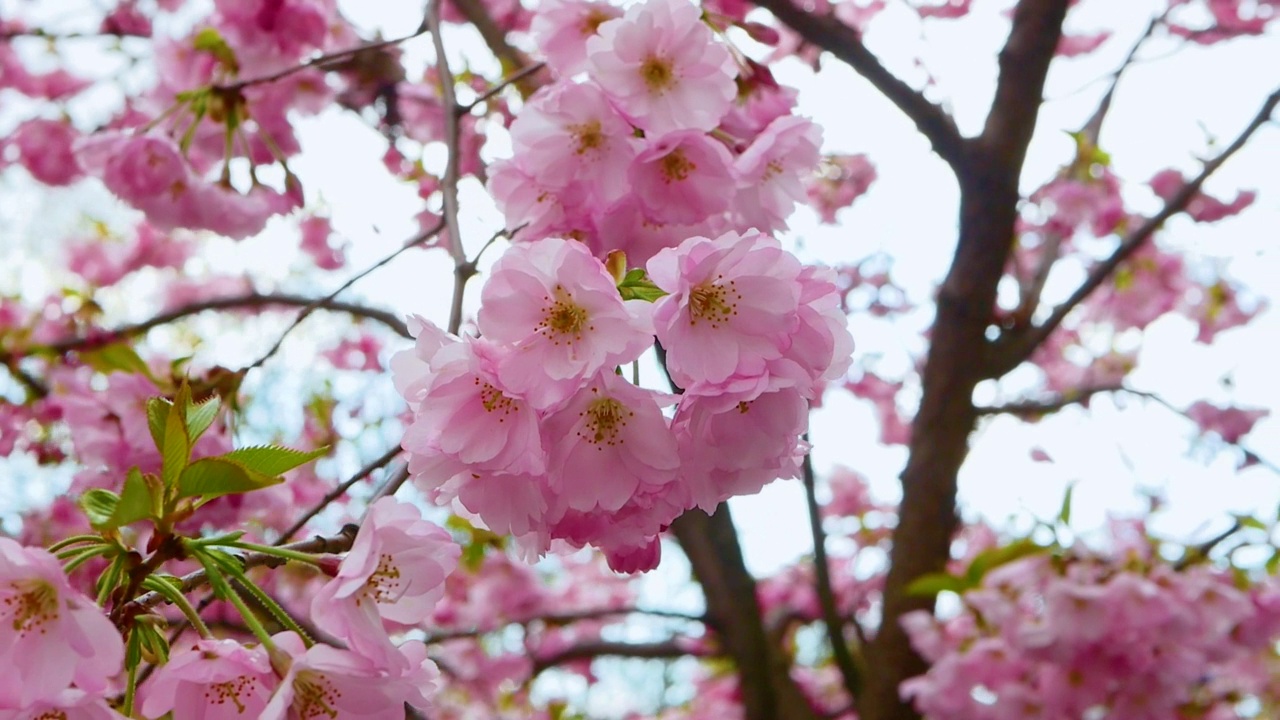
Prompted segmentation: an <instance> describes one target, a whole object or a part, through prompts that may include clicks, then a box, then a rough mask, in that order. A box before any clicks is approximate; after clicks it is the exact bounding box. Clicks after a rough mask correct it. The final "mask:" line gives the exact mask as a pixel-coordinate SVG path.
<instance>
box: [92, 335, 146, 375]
mask: <svg viewBox="0 0 1280 720" xmlns="http://www.w3.org/2000/svg"><path fill="white" fill-rule="evenodd" d="M80 359H81V360H83V361H84V363H85V364H86V365H88V366H89V367H91V368H93V369H94V370H97V371H98V372H100V373H113V372H124V373H139V374H142V375H145V376H147V377H151V368H150V367H147V363H146V361H145V360H143V359H142V358H141V357H139V355H138V353H136V352H134V349H133V348H132V347H129V345H128V344H127V343H122V342H118V343H111V344H110V345H103V346H102V347H98V348H94V349H92V350H84V351H82V352H81V353H80Z"/></svg>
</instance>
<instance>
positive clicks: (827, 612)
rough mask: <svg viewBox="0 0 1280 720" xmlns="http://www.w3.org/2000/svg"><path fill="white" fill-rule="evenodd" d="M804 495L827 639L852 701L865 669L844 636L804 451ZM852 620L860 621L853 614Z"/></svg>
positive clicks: (814, 487)
mask: <svg viewBox="0 0 1280 720" xmlns="http://www.w3.org/2000/svg"><path fill="white" fill-rule="evenodd" d="M803 473H804V474H803V479H804V495H805V501H806V504H807V505H808V508H809V532H810V533H811V534H812V535H813V568H814V585H815V587H816V589H817V592H818V604H819V605H821V606H822V619H823V622H824V623H825V624H826V626H827V642H828V643H830V645H831V656H832V658H833V659H834V660H835V663H836V667H837V668H839V669H840V678H841V680H843V681H844V689H845V692H847V693H849V701H850V702H856V701H857V698H858V696H859V695H861V694H862V671H861V669H860V668H859V667H858V665H857V663H856V661H855V659H854V657H853V654H852V653H850V652H849V642H848V640H846V639H845V636H844V625H845V623H844V618H842V617H840V609H839V607H837V605H836V595H835V592H834V591H833V590H832V587H831V566H830V565H829V564H828V561H827V534H826V533H825V532H824V531H823V530H822V515H821V511H820V508H819V506H818V494H817V482H816V479H815V478H814V473H813V459H812V458H811V457H810V456H809V455H808V454H805V456H804V465H803ZM852 622H854V623H857V622H858V621H857V619H856V618H853V619H852Z"/></svg>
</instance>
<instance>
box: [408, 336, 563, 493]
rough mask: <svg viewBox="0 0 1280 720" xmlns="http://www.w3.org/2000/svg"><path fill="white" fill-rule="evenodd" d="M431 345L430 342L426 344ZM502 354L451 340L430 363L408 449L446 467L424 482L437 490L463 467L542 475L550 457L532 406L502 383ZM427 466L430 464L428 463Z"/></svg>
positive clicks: (472, 341)
mask: <svg viewBox="0 0 1280 720" xmlns="http://www.w3.org/2000/svg"><path fill="white" fill-rule="evenodd" d="M428 342H432V341H430V340H428ZM502 354H503V350H501V349H499V348H497V347H495V346H494V345H492V344H491V343H489V342H487V341H484V340H479V339H475V338H467V339H466V340H464V341H457V340H453V341H452V342H450V343H449V344H447V345H445V346H444V347H442V348H440V349H439V351H437V352H436V353H435V354H434V355H433V356H432V358H431V361H430V371H431V375H430V380H429V384H428V385H427V387H426V391H425V394H424V395H423V397H422V400H421V402H420V404H419V405H418V406H417V407H416V408H415V410H414V422H413V424H412V425H411V426H410V427H409V428H408V429H407V430H406V432H405V436H404V442H403V445H404V448H405V450H408V451H409V452H410V453H411V454H414V455H417V456H421V457H422V458H424V459H427V460H434V461H442V462H444V465H443V466H441V467H438V468H436V469H435V470H433V471H427V470H426V465H423V466H422V469H423V472H424V473H427V474H428V475H430V476H431V477H428V476H427V475H423V476H421V477H420V479H421V480H423V481H426V482H428V483H429V484H438V483H440V482H443V481H444V480H446V479H447V478H448V477H451V476H452V475H453V474H454V473H455V472H458V471H460V470H461V469H462V467H470V468H472V469H473V470H483V471H487V472H506V473H526V472H528V473H541V472H542V471H543V470H544V469H545V467H546V452H545V450H544V449H543V444H542V436H541V434H540V431H539V429H538V417H537V415H536V413H535V411H534V409H533V407H532V406H530V405H529V403H527V402H526V401H525V400H524V399H523V398H521V397H520V396H519V395H516V394H514V393H511V392H510V391H509V390H508V388H506V386H505V385H503V383H502V382H501V381H500V380H499V378H498V366H499V364H500V362H501V358H502ZM428 464H429V463H428Z"/></svg>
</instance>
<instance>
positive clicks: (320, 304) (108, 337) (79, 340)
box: [0, 292, 413, 364]
mask: <svg viewBox="0 0 1280 720" xmlns="http://www.w3.org/2000/svg"><path fill="white" fill-rule="evenodd" d="M268 307H315V308H317V309H321V310H329V311H331V312H342V313H347V314H349V315H354V316H356V317H360V318H365V319H368V320H373V321H375V322H378V323H381V324H383V325H385V326H387V327H388V328H390V329H391V331H392V332H394V333H396V334H397V335H400V336H401V337H404V338H412V337H413V336H412V335H410V334H409V328H408V327H407V326H406V325H405V324H404V321H403V320H401V319H400V318H399V317H398V316H397V315H396V314H395V313H392V312H390V311H387V310H381V309H379V308H373V307H369V306H367V305H361V304H359V303H353V302H346V301H343V300H332V299H330V300H326V299H324V298H315V297H309V296H306V295H294V294H289V293H256V292H255V293H247V294H245V295H230V296H227V297H220V298H211V299H209V300H201V301H199V302H194V303H191V304H189V305H183V306H182V307H179V308H175V309H173V310H169V311H167V312H163V313H160V314H159V315H156V316H155V317H152V318H148V319H146V320H143V321H142V322H137V323H133V324H131V325H122V326H120V327H118V328H115V329H112V330H101V331H95V332H94V333H93V334H91V335H83V336H79V337H70V338H65V339H63V340H56V341H54V342H52V343H49V344H47V345H38V346H35V347H34V348H32V350H34V351H35V353H34V354H39V353H45V352H52V353H57V354H59V355H61V354H63V353H66V352H69V351H72V350H86V349H93V348H99V347H102V346H104V345H110V344H112V343H116V342H120V341H122V340H129V339H132V338H135V337H138V336H140V335H144V334H146V333H147V332H148V331H150V330H151V329H152V328H156V327H160V326H161V325H168V324H169V323H172V322H175V321H178V320H181V319H183V318H186V317H190V316H192V315H199V314H200V313H202V312H205V311H208V310H249V309H261V308H268ZM30 354H33V353H24V352H21V351H12V350H0V363H4V364H8V363H10V362H14V361H16V360H18V359H21V358H23V357H26V356H27V355H30Z"/></svg>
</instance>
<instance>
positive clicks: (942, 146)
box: [752, 0, 967, 172]
mask: <svg viewBox="0 0 1280 720" xmlns="http://www.w3.org/2000/svg"><path fill="white" fill-rule="evenodd" d="M752 1H753V2H755V4H756V5H759V6H760V7H762V8H765V9H766V10H768V11H769V12H771V13H773V14H774V16H775V17H777V18H778V19H779V20H781V21H782V22H784V23H786V24H787V26H788V27H790V28H791V29H792V30H795V31H796V32H798V33H800V35H801V37H803V38H804V39H805V40H806V41H807V42H810V43H813V44H814V45H817V46H818V47H820V48H822V49H823V50H826V51H827V52H830V53H831V54H832V55H835V56H836V57H837V58H839V59H840V60H842V61H844V62H846V63H848V64H849V66H850V67H852V68H853V69H854V70H856V71H857V72H858V74H860V75H862V77H864V78H866V79H867V81H868V82H870V83H871V84H872V85H873V86H874V87H875V88H876V89H877V90H879V91H880V92H881V94H883V95H884V96H885V97H886V98H888V99H889V101H890V102H892V103H893V104H894V105H895V106H896V107H897V108H898V109H899V110H901V111H902V112H903V113H904V114H905V115H906V116H907V117H908V118H910V119H911V121H912V122H914V123H915V125H916V128H917V129H918V130H919V131H920V132H921V134H923V135H924V136H925V137H926V138H928V139H929V142H930V143H931V144H932V145H933V150H934V152H936V153H938V156H939V157H941V158H942V159H943V160H945V161H946V162H947V164H948V165H950V166H951V167H952V169H954V170H955V171H957V172H959V171H960V169H961V168H962V167H963V165H964V164H965V155H966V153H967V142H966V140H965V138H964V137H963V136H961V135H960V130H959V129H958V128H957V127H956V123H955V120H954V119H953V118H952V117H951V116H950V115H949V114H947V112H946V111H945V110H943V109H942V108H941V107H939V106H937V105H935V104H933V103H932V102H930V101H929V100H928V99H927V98H925V96H924V95H922V94H921V93H920V92H919V91H918V90H916V89H915V88H912V87H911V86H910V85H908V84H906V83H905V82H903V81H902V79H900V78H899V77H897V76H896V75H894V74H893V73H891V72H889V70H888V69H887V68H886V67H885V66H884V65H883V64H881V62H880V59H879V58H877V57H876V56H875V55H874V54H872V53H871V51H870V50H868V49H867V46H866V45H865V44H863V42H862V34H861V33H859V32H858V31H857V30H856V29H854V28H851V27H849V26H848V25H845V24H844V23H843V22H841V21H840V20H838V19H836V18H835V17H832V16H829V15H819V14H816V13H811V12H807V11H805V10H803V9H801V8H800V7H798V6H797V5H796V4H795V3H794V2H793V1H792V0H752Z"/></svg>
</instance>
